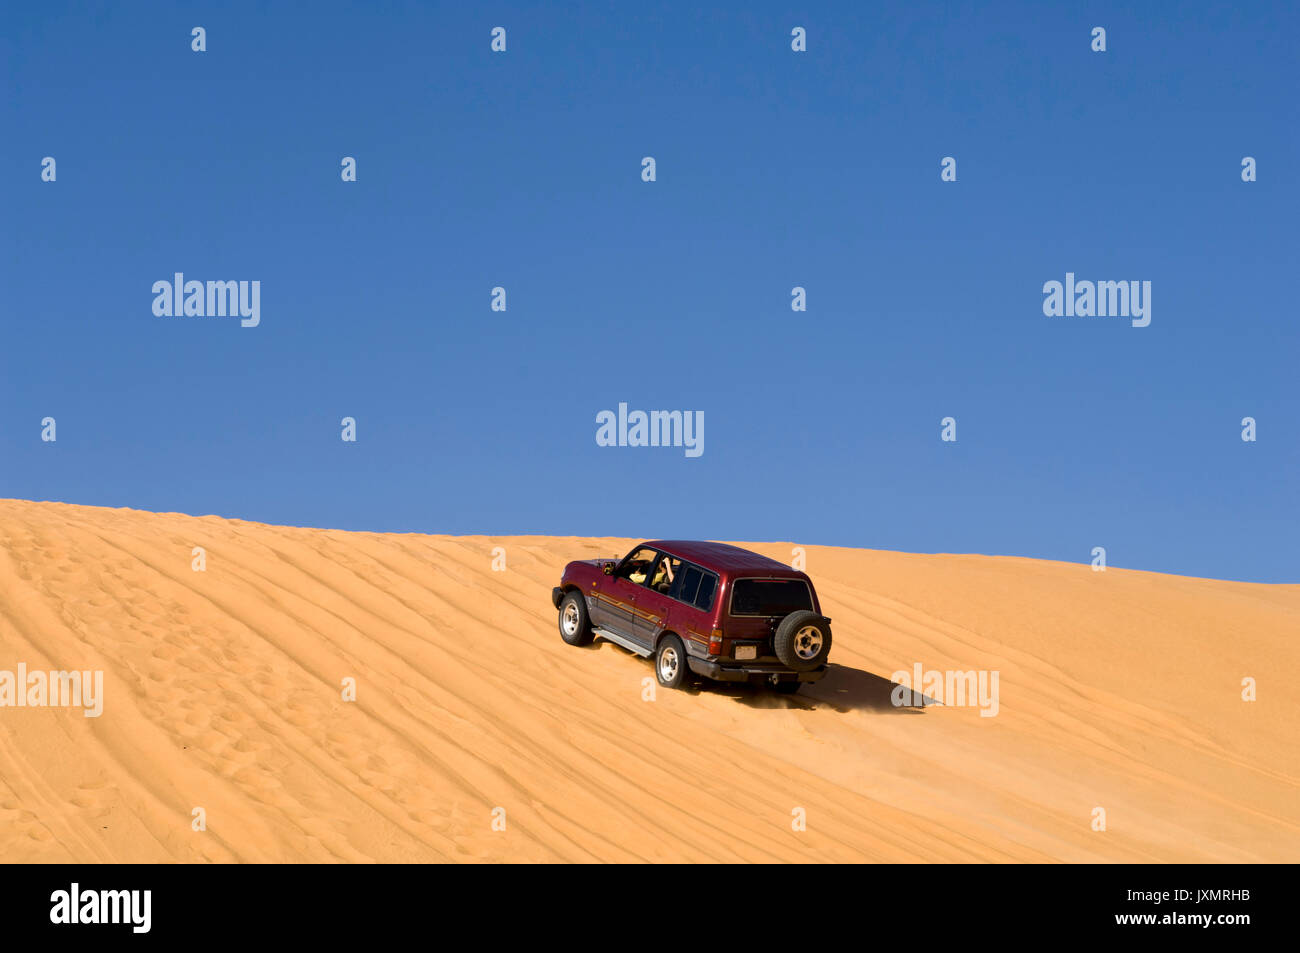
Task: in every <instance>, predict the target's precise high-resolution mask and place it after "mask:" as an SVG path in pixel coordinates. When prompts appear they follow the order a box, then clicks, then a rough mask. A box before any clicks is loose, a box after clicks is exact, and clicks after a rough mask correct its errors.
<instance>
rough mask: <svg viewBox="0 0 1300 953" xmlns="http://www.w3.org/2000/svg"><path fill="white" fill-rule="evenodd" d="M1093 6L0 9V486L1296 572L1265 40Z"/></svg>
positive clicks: (1292, 137)
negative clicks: (1087, 297) (653, 428)
mask: <svg viewBox="0 0 1300 953" xmlns="http://www.w3.org/2000/svg"><path fill="white" fill-rule="evenodd" d="M20 6H21V7H23V9H20V8H19V7H20ZM1058 6H1059V7H1060V9H1058V8H1057V7H1058ZM1134 6H1137V5H1133V4H1127V3H1125V4H1106V3H1090V4H1080V5H1048V4H1041V3H1002V4H987V5H986V4H979V5H977V4H943V5H926V4H919V3H894V4H862V3H843V4H817V5H809V6H800V5H784V4H771V3H765V2H748V3H743V4H741V3H736V4H729V5H728V7H727V8H726V9H719V10H717V11H714V12H707V11H702V10H699V9H696V8H695V5H694V4H690V3H673V4H635V5H633V4H623V3H604V4H573V5H567V4H566V5H564V6H563V8H561V7H560V6H559V5H551V4H546V5H543V4H518V5H513V4H444V5H434V4H400V3H399V4H384V5H382V7H381V5H371V4H356V5H354V6H350V7H349V6H341V5H319V8H318V7H317V6H316V5H313V6H312V7H311V8H310V9H311V12H310V14H308V13H305V12H304V11H303V8H301V7H298V6H291V5H289V4H242V5H240V4H220V5H211V6H209V5H202V4H200V5H190V6H188V7H187V6H186V5H177V4H165V5H157V6H149V5H146V4H125V5H120V6H117V5H114V6H110V5H76V6H64V5H60V4H40V5H31V4H26V5H18V4H8V5H5V7H4V10H3V13H2V14H0V17H2V20H0V23H2V24H3V30H2V31H0V34H2V36H3V39H2V40H0V43H2V47H0V52H2V53H3V62H4V70H5V74H6V75H5V80H6V86H7V95H6V96H5V97H4V102H3V107H2V111H0V132H2V133H3V135H2V140H0V141H2V142H3V149H2V150H0V175H2V177H3V179H2V181H3V185H2V186H0V214H2V215H3V220H4V222H5V225H6V227H5V228H4V230H3V236H4V249H3V252H4V254H3V265H0V268H2V269H3V271H2V272H0V276H2V277H3V281H4V290H5V295H4V303H5V306H4V317H3V322H4V343H5V347H4V349H3V351H4V364H3V369H4V376H3V383H2V384H0V496H6V497H18V498H27V499H53V500H65V501H69V502H76V503H84V504H94V505H104V506H131V507H137V508H141V509H147V510H157V511H182V512H187V513H195V514H207V513H216V514H220V515H223V516H232V517H239V518H244V519H251V520H258V521H264V522H271V523H287V524H298V525H310V526H328V527H338V528H344V529H367V530H377V531H412V532H433V533H490V534H515V533H541V534H564V535H568V534H575V535H628V536H642V537H699V538H717V539H751V540H775V539H780V540H792V541H796V542H802V543H819V544H831V545H842V546H861V547H871V548H880V549H898V550H909V551H918V552H980V553H995V554H1006V555H1017V556H1031V557H1040V558H1049V559H1061V560H1070V561H1079V562H1087V561H1089V559H1090V558H1091V551H1092V548H1093V547H1094V546H1104V547H1105V548H1106V550H1107V556H1108V562H1109V563H1110V564H1111V565H1114V566H1124V567H1132V568H1140V569H1150V570H1158V571H1163V572H1175V573H1185V574H1191V575H1203V576H1213V577H1221V578H1232V579H1246V580H1252V581H1260V582H1300V547H1298V545H1297V538H1298V533H1297V530H1298V529H1300V501H1298V499H1300V498H1298V495H1297V492H1296V487H1297V483H1298V480H1297V474H1298V469H1300V468H1298V464H1300V451H1298V450H1297V447H1298V446H1300V399H1298V398H1297V393H1298V390H1300V371H1298V368H1300V346H1298V345H1300V330H1298V325H1297V318H1296V314H1295V311H1294V307H1293V305H1294V287H1295V280H1296V272H1297V265H1296V251H1297V239H1296V224H1295V215H1296V210H1297V209H1298V208H1300V202H1298V201H1297V198H1300V196H1298V195H1297V184H1296V178H1295V171H1294V170H1295V168H1296V164H1297V150H1296V145H1297V139H1296V129H1297V110H1296V90H1297V88H1298V84H1297V80H1298V79H1300V70H1298V69H1297V67H1296V65H1295V58H1294V55H1293V54H1294V37H1295V36H1296V31H1297V27H1300V16H1298V15H1297V13H1296V8H1295V6H1294V5H1288V4H1282V3H1273V4H1270V3H1263V4H1249V5H1241V4H1228V3H1224V4H1184V3H1177V4H1175V3H1169V4H1144V5H1141V9H1138V10H1134V9H1131V8H1132V7H1134ZM195 26H202V27H204V28H205V29H206V31H207V51H206V52H203V53H195V52H193V51H191V49H190V42H191V36H190V31H191V28H192V27H195ZM495 26H503V27H505V28H506V30H507V51H506V52H505V53H503V54H494V53H492V52H491V50H490V49H489V43H490V31H491V29H492V28H493V27H495ZM794 26H803V27H805V28H806V29H807V35H808V51H807V52H805V53H794V52H792V51H791V49H790V30H791V29H792V27H794ZM1094 26H1103V27H1105V28H1106V30H1107V47H1108V49H1107V51H1106V52H1105V53H1094V52H1093V51H1092V50H1091V49H1090V42H1091V30H1092V28H1093V27H1094ZM647 155H649V156H654V157H655V159H656V162H657V181H655V182H653V183H646V182H643V181H642V180H641V175H640V173H641V159H642V157H643V156H647ZM1247 155H1249V156H1254V157H1255V158H1256V159H1257V162H1258V181H1256V182H1253V183H1243V182H1242V181H1241V175H1240V170H1241V160H1242V157H1243V156H1247ZM45 156H53V157H54V158H55V159H56V162H57V181H55V182H53V183H47V182H42V181H41V178H40V172H41V160H42V158H43V157H45ZM343 156H353V157H355V158H356V160H357V171H358V181H356V182H355V183H344V182H342V181H341V180H340V175H339V169H340V160H341V158H342V157H343ZM944 156H953V157H955V158H956V159H957V169H958V177H957V181H956V182H953V183H944V182H941V181H940V178H939V172H940V160H941V158H942V157H944ZM176 271H182V272H184V273H185V275H186V277H187V278H188V279H199V280H230V279H235V280H254V279H255V280H259V281H260V282H261V324H260V326H258V327H256V328H241V327H240V325H239V322H238V319H232V318H195V317H180V318H166V317H156V316H155V315H154V314H153V311H152V303H153V294H152V292H151V287H152V285H153V283H154V282H155V281H158V280H170V279H171V276H172V274H173V273H174V272H176ZM1067 271H1072V272H1074V273H1076V275H1077V276H1078V277H1079V278H1081V279H1083V278H1089V279H1094V280H1110V279H1114V280H1149V281H1151V283H1152V288H1153V290H1152V322H1151V325H1150V326H1149V327H1146V328H1133V327H1130V325H1129V322H1128V321H1127V320H1124V319H1121V318H1049V317H1046V316H1044V314H1043V311H1042V303H1043V293H1042V286H1043V283H1044V282H1046V281H1049V280H1058V281H1059V280H1063V279H1064V276H1065V273H1066V272H1067ZM498 285H500V286H504V287H505V288H506V290H507V296H508V297H507V300H508V310H507V311H506V312H504V313H500V312H493V311H491V310H490V308H489V303H490V292H491V289H492V288H493V287H494V286H498ZM796 285H797V286H802V287H804V288H806V289H807V296H808V310H807V311H806V312H804V313H795V312H792V311H791V309H790V295H791V289H792V288H793V287H794V286H796ZM620 402H626V403H627V404H628V405H629V407H631V408H633V409H644V410H650V409H680V410H699V411H703V412H704V414H705V419H706V427H705V452H704V454H703V456H701V457H699V458H698V459H688V458H687V457H686V456H685V454H684V453H683V451H682V450H681V449H680V448H608V447H599V446H597V445H596V441H595V432H596V424H595V418H596V414H597V413H598V412H600V411H601V410H606V409H615V408H617V405H618V404H619V403H620ZM46 416H53V417H54V418H55V419H56V420H57V436H58V439H57V441H56V442H55V443H46V442H42V441H41V439H40V432H41V427H40V421H41V419H42V418H43V417H46ZM345 416H352V417H354V418H355V419H356V420H357V424H358V439H357V441H356V442H355V443H345V442H343V441H342V440H341V439H340V430H341V427H340V420H341V419H342V418H343V417H345ZM946 416H952V417H954V418H956V420H957V436H958V439H957V441H956V442H955V443H945V442H942V441H941V440H940V430H941V427H940V420H941V419H942V418H943V417H946ZM1245 416H1252V417H1254V418H1256V420H1257V422H1258V424H1257V426H1258V440H1257V441H1256V442H1254V443H1246V442H1243V441H1242V440H1241V437H1240V434H1241V429H1242V428H1241V423H1240V421H1241V419H1242V418H1243V417H1245Z"/></svg>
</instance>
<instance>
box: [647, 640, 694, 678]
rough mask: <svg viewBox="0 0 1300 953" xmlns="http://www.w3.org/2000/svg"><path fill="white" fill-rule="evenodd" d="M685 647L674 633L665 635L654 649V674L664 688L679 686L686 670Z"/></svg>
mask: <svg viewBox="0 0 1300 953" xmlns="http://www.w3.org/2000/svg"><path fill="white" fill-rule="evenodd" d="M688 670H689V669H688V667H687V665H686V649H684V648H683V647H682V640H681V639H679V638H677V636H675V635H665V636H664V637H663V638H662V639H660V640H659V648H658V649H656V650H655V676H656V677H657V678H658V679H659V684H660V685H662V686H664V688H681V687H682V682H684V681H686V673H687V671H688Z"/></svg>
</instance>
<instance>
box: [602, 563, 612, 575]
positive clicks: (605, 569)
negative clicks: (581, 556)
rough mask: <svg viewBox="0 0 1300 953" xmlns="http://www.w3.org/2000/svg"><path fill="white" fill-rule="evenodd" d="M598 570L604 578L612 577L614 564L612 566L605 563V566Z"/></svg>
mask: <svg viewBox="0 0 1300 953" xmlns="http://www.w3.org/2000/svg"><path fill="white" fill-rule="evenodd" d="M600 569H601V571H602V572H603V573H604V574H605V575H606V576H612V575H614V564H613V563H605V565H603V566H601V567H600Z"/></svg>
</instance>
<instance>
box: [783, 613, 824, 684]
mask: <svg viewBox="0 0 1300 953" xmlns="http://www.w3.org/2000/svg"><path fill="white" fill-rule="evenodd" d="M772 647H773V648H774V649H775V650H776V657H777V658H779V659H780V660H781V661H782V662H783V663H784V664H785V666H786V667H787V668H791V669H794V670H795V671H796V672H811V671H812V670H813V669H815V668H820V667H821V666H822V665H825V664H826V658H827V656H829V655H830V654H831V627H830V623H829V622H827V621H826V618H825V616H820V615H818V614H817V613H816V612H812V611H810V610H808V609H800V610H799V611H798V612H791V613H790V614H789V615H788V616H786V617H785V618H784V619H782V620H781V622H780V624H779V625H777V627H776V636H775V637H774V638H773V639H772Z"/></svg>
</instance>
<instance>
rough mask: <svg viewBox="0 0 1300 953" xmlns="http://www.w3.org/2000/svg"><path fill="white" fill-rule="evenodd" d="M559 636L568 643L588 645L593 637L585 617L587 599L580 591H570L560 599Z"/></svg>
mask: <svg viewBox="0 0 1300 953" xmlns="http://www.w3.org/2000/svg"><path fill="white" fill-rule="evenodd" d="M560 638H562V639H564V641H565V642H567V643H568V644H569V645H590V644H591V640H592V638H593V636H592V634H591V623H590V621H589V620H588V619H587V601H586V600H585V599H583V598H582V593H580V592H570V593H568V594H567V595H566V596H565V597H564V598H563V599H561V600H560Z"/></svg>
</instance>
